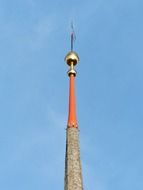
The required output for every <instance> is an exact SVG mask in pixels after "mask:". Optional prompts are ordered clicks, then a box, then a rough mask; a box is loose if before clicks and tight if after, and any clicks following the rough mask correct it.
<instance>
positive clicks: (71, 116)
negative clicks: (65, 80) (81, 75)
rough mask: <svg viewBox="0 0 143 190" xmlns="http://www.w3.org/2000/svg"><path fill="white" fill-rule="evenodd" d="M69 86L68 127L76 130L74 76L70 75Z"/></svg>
mask: <svg viewBox="0 0 143 190" xmlns="http://www.w3.org/2000/svg"><path fill="white" fill-rule="evenodd" d="M69 78H70V84H69V85H70V86H69V115H68V124H67V126H68V127H75V128H77V127H78V125H77V119H76V101H75V87H74V78H75V76H74V74H70V76H69Z"/></svg>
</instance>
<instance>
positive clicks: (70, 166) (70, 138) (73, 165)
mask: <svg viewBox="0 0 143 190" xmlns="http://www.w3.org/2000/svg"><path fill="white" fill-rule="evenodd" d="M64 190H83V182H82V171H81V163H80V149H79V131H78V128H75V127H70V128H67V139H66V158H65V188H64Z"/></svg>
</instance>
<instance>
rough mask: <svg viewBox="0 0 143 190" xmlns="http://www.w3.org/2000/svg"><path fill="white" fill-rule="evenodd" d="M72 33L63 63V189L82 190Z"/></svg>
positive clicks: (75, 60)
mask: <svg viewBox="0 0 143 190" xmlns="http://www.w3.org/2000/svg"><path fill="white" fill-rule="evenodd" d="M73 38H74V33H73V32H72V34H71V51H70V52H69V53H68V54H67V55H66V57H65V61H66V63H67V64H68V65H69V67H70V68H69V71H68V76H69V85H70V86H69V113H68V123H67V133H66V157H65V187H64V190H83V182H82V170H81V161H80V146H79V130H78V123H77V118H76V101H75V86H74V80H75V76H76V70H75V69H74V67H75V65H76V64H77V63H78V61H79V57H78V55H77V53H76V52H74V51H73Z"/></svg>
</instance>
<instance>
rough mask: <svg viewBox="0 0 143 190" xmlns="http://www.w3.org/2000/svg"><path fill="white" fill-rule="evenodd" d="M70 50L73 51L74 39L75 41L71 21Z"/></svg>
mask: <svg viewBox="0 0 143 190" xmlns="http://www.w3.org/2000/svg"><path fill="white" fill-rule="evenodd" d="M71 30H72V32H71V51H73V46H74V41H75V32H74V26H73V22H71Z"/></svg>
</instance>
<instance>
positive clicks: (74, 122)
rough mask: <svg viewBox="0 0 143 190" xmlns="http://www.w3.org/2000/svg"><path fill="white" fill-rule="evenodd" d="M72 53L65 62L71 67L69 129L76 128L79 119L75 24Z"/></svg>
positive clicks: (77, 58) (69, 74)
mask: <svg viewBox="0 0 143 190" xmlns="http://www.w3.org/2000/svg"><path fill="white" fill-rule="evenodd" d="M71 28H72V32H71V51H70V52H69V53H68V54H67V55H66V57H65V61H66V63H67V64H68V65H69V67H70V68H69V70H68V76H69V113H68V123H67V126H68V127H76V128H77V126H78V124H77V119H76V101H75V84H74V78H75V76H76V70H75V69H74V66H75V65H76V64H77V63H78V61H79V57H78V55H77V53H76V52H74V51H73V45H74V40H75V32H74V28H73V24H72V25H71Z"/></svg>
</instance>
